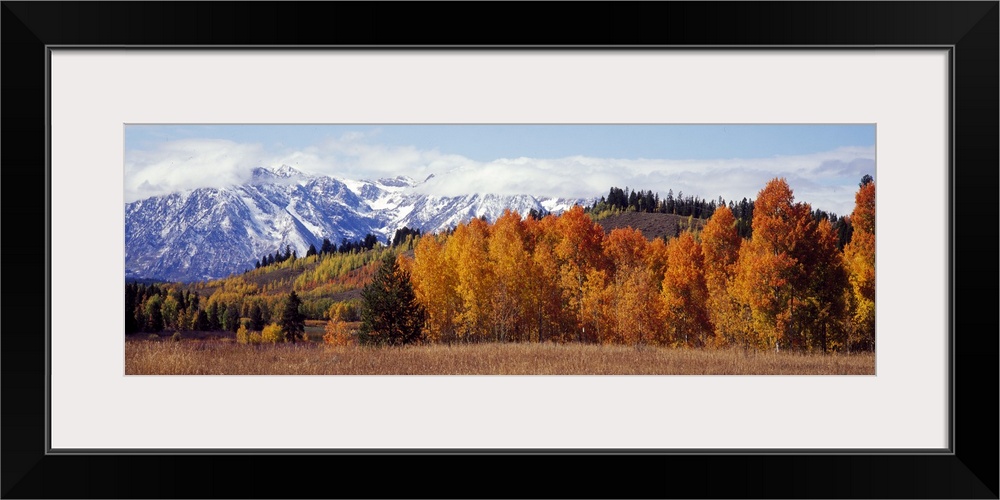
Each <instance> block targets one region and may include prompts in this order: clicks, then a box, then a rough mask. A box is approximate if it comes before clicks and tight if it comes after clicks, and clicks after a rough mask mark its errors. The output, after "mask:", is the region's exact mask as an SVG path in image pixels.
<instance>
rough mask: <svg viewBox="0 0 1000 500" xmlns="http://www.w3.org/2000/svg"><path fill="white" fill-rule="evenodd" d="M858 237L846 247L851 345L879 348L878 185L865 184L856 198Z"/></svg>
mask: <svg viewBox="0 0 1000 500" xmlns="http://www.w3.org/2000/svg"><path fill="white" fill-rule="evenodd" d="M854 200H855V206H854V212H852V213H851V225H852V226H853V227H854V234H853V235H852V236H851V241H850V242H849V243H848V244H847V245H845V246H844V259H845V261H846V266H847V269H848V271H849V276H850V277H849V279H850V284H851V298H852V301H851V302H852V304H851V305H852V310H853V314H852V315H851V325H850V333H851V336H850V339H849V341H848V342H849V345H856V346H857V347H859V348H862V349H868V350H872V349H874V348H875V183H874V182H868V183H864V184H863V185H862V186H861V188H860V189H859V190H858V192H857V194H856V195H855V197H854Z"/></svg>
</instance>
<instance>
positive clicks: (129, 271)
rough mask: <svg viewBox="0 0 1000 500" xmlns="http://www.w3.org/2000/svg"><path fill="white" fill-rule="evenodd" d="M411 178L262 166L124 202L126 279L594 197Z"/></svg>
mask: <svg viewBox="0 0 1000 500" xmlns="http://www.w3.org/2000/svg"><path fill="white" fill-rule="evenodd" d="M418 184H420V183H419V182H417V181H414V180H413V179H411V178H409V177H405V176H398V177H395V178H389V179H379V180H377V181H348V180H344V181H341V180H338V179H335V178H333V177H326V176H310V175H306V174H303V173H302V172H299V171H297V170H295V169H294V168H292V167H289V166H287V165H282V166H281V167H278V168H276V169H265V168H257V169H255V170H254V171H253V175H252V178H251V180H250V182H248V183H247V184H244V185H240V186H233V187H229V188H222V189H217V188H202V189H195V190H193V191H188V192H184V193H175V194H171V195H168V196H161V197H153V198H148V199H145V200H140V201H136V202H132V203H128V204H126V206H125V269H126V276H128V277H134V278H158V279H167V280H175V281H195V280H205V279H214V278H220V277H224V276H227V275H229V274H231V273H235V272H242V271H243V270H245V269H248V268H253V267H254V263H255V262H256V260H257V259H259V258H261V257H262V256H264V255H266V254H273V253H274V252H275V251H276V250H279V249H282V250H283V249H284V248H285V247H286V246H291V248H292V249H293V250H295V251H296V252H297V253H298V255H300V256H301V255H305V253H306V250H307V249H308V248H309V245H315V246H316V248H319V247H320V246H321V244H322V241H323V239H324V238H329V239H330V241H332V242H333V243H335V244H337V243H340V242H341V241H342V240H344V239H346V240H348V241H356V240H359V239H362V238H364V236H365V235H366V234H369V233H371V234H375V235H376V236H379V239H380V240H381V241H386V240H388V239H391V238H392V236H393V234H394V233H395V231H396V230H397V229H400V228H402V227H403V226H408V227H410V228H411V229H420V230H421V231H422V232H424V233H432V232H437V231H442V230H446V229H450V228H452V227H454V226H455V225H457V224H458V223H460V222H465V221H468V220H469V219H471V218H473V217H482V216H485V217H486V218H487V219H489V220H496V219H497V218H498V217H499V216H500V215H502V214H503V211H504V210H505V209H512V210H516V211H517V212H518V213H520V214H521V215H522V216H525V215H527V214H528V212H529V211H530V210H531V209H535V210H538V211H541V212H552V213H559V212H562V211H563V210H566V209H568V208H570V207H571V206H572V205H573V204H574V203H580V204H590V203H592V202H593V200H571V199H562V198H536V197H534V196H530V195H515V196H508V195H494V194H469V195H465V196H454V197H443V196H431V195H425V194H417V193H414V192H412V188H413V187H414V186H417V185H418Z"/></svg>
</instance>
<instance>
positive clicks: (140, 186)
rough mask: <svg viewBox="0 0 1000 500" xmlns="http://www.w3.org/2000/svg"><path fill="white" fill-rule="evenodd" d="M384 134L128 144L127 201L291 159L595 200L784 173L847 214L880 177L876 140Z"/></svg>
mask: <svg viewBox="0 0 1000 500" xmlns="http://www.w3.org/2000/svg"><path fill="white" fill-rule="evenodd" d="M377 135H378V131H374V132H373V133H367V134H360V133H351V134H345V135H343V136H340V137H335V138H330V139H328V140H326V141H323V142H321V143H319V144H316V145H313V146H309V147H306V148H301V149H298V150H288V149H286V150H280V151H268V150H266V149H265V148H264V146H262V145H260V144H247V143H236V142H232V141H227V140H214V139H203V140H196V139H185V140H178V141H171V142H165V143H162V144H160V145H159V146H158V147H157V148H156V149H154V150H150V151H129V152H127V155H126V158H127V161H126V183H125V186H126V201H134V200H136V199H140V198H146V197H149V196H154V195H162V194H167V193H170V192H176V191H179V190H183V189H191V188H196V187H208V186H211V187H222V186H226V185H233V184H238V183H241V182H245V181H246V180H247V179H248V178H249V176H250V172H251V171H252V169H253V168H254V167H258V166H268V167H274V166H280V165H283V164H286V165H290V166H293V167H295V168H297V169H299V170H302V171H304V172H307V173H311V174H319V175H332V176H334V177H337V178H343V179H355V180H361V179H369V180H374V179H378V178H381V177H394V176H397V175H407V176H409V177H412V178H414V179H417V180H423V179H426V178H427V177H428V176H429V175H431V174H434V177H433V178H432V179H430V180H429V181H428V182H426V183H425V184H423V185H421V186H419V187H418V188H417V189H418V190H419V191H421V192H424V193H427V194H435V195H444V196H452V195H460V194H469V193H474V192H475V193H486V192H488V193H495V194H533V195H539V196H560V197H580V198H590V197H599V196H602V195H606V194H607V192H608V189H609V188H610V187H611V186H617V187H622V188H624V187H626V186H627V187H629V188H630V189H632V190H635V189H642V190H653V191H654V192H658V193H660V195H661V196H665V195H666V193H667V190H668V189H672V190H673V192H674V195H675V196H676V195H678V194H680V193H683V194H684V196H698V197H700V198H708V199H715V198H717V197H719V196H722V197H723V198H725V199H726V200H740V199H742V198H744V197H747V198H750V199H753V198H755V197H756V196H757V193H758V191H759V190H760V189H762V188H763V187H764V185H765V184H766V183H767V181H769V180H770V179H772V178H775V177H784V178H786V179H787V180H788V182H789V185H790V186H791V187H792V190H793V191H794V193H795V196H796V199H797V200H799V201H806V202H809V203H810V204H812V205H813V207H814V208H821V209H823V210H827V211H830V212H835V213H837V214H841V215H844V214H848V213H850V212H851V210H853V208H854V193H855V191H856V190H857V184H858V182H859V180H860V179H861V177H862V176H863V175H864V174H871V175H873V176H874V175H875V160H874V158H875V151H874V147H846V148H840V149H836V150H833V151H824V152H819V153H813V154H806V155H795V156H773V157H768V158H726V159H709V160H678V159H649V158H638V159H630V158H595V157H586V156H570V157H564V158H527V157H519V158H499V159H496V160H493V161H488V162H482V161H476V160H472V159H469V158H466V157H463V156H460V155H452V154H445V153H442V152H440V151H438V150H437V149H419V148H416V147H412V146H387V145H384V144H379V143H376V142H374V139H376V138H377Z"/></svg>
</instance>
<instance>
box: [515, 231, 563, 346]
mask: <svg viewBox="0 0 1000 500" xmlns="http://www.w3.org/2000/svg"><path fill="white" fill-rule="evenodd" d="M557 225H558V217H556V216H555V215H546V216H544V217H542V218H541V219H538V220H536V219H533V218H528V219H527V220H525V232H526V238H527V240H528V247H530V249H531V265H530V272H527V273H525V274H526V275H527V285H526V289H525V292H526V293H527V306H526V307H527V309H528V312H527V314H528V315H529V316H530V319H529V323H530V325H531V326H530V327H529V329H530V331H531V334H530V335H531V336H532V340H537V341H538V342H545V341H547V340H555V339H558V338H560V337H561V335H562V333H563V328H562V325H563V324H565V323H566V322H567V319H566V317H567V316H568V315H567V313H566V311H565V309H564V306H563V296H562V292H561V290H560V287H559V276H560V262H559V258H558V256H557V255H556V245H557V244H558V243H559V240H560V238H559V235H558V228H557Z"/></svg>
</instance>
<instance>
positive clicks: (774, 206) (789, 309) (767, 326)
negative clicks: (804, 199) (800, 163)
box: [732, 179, 816, 350]
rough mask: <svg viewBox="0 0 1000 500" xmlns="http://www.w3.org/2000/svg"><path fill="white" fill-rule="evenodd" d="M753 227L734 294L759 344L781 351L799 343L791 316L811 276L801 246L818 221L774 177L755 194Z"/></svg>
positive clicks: (739, 265)
mask: <svg viewBox="0 0 1000 500" xmlns="http://www.w3.org/2000/svg"><path fill="white" fill-rule="evenodd" d="M751 225H752V227H753V236H752V238H751V239H750V241H749V242H747V243H745V244H743V245H742V246H741V247H740V251H739V257H738V259H737V272H736V274H735V277H734V280H733V287H732V288H733V289H732V293H733V296H734V297H735V298H736V299H737V300H738V301H739V303H740V304H741V305H743V306H744V307H747V308H749V311H750V313H751V315H752V321H753V327H754V330H755V333H756V339H755V340H756V341H757V343H758V344H759V345H761V346H764V347H768V348H772V347H773V348H774V349H776V350H780V348H781V346H782V345H785V346H787V345H788V344H789V343H796V342H797V341H798V339H799V332H798V330H797V325H796V322H795V321H794V318H793V316H794V314H795V308H796V301H797V300H798V302H799V307H801V299H800V298H799V297H798V294H799V293H800V291H801V290H803V289H804V287H805V284H806V276H807V275H806V270H805V268H804V266H803V265H802V263H801V262H800V260H799V259H798V257H801V256H802V254H803V250H804V248H803V247H802V246H799V243H800V242H804V241H805V240H806V238H807V234H808V233H809V232H812V231H813V230H814V227H815V225H816V222H815V220H813V218H812V216H811V215H810V208H809V205H808V204H805V203H795V197H794V196H793V194H792V190H791V188H790V187H789V186H788V182H787V181H785V180H784V179H773V180H771V181H770V182H768V183H767V185H766V186H764V189H762V190H761V191H760V192H759V193H758V194H757V200H756V201H755V203H754V213H753V222H752V224H751ZM804 246H806V245H804Z"/></svg>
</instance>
